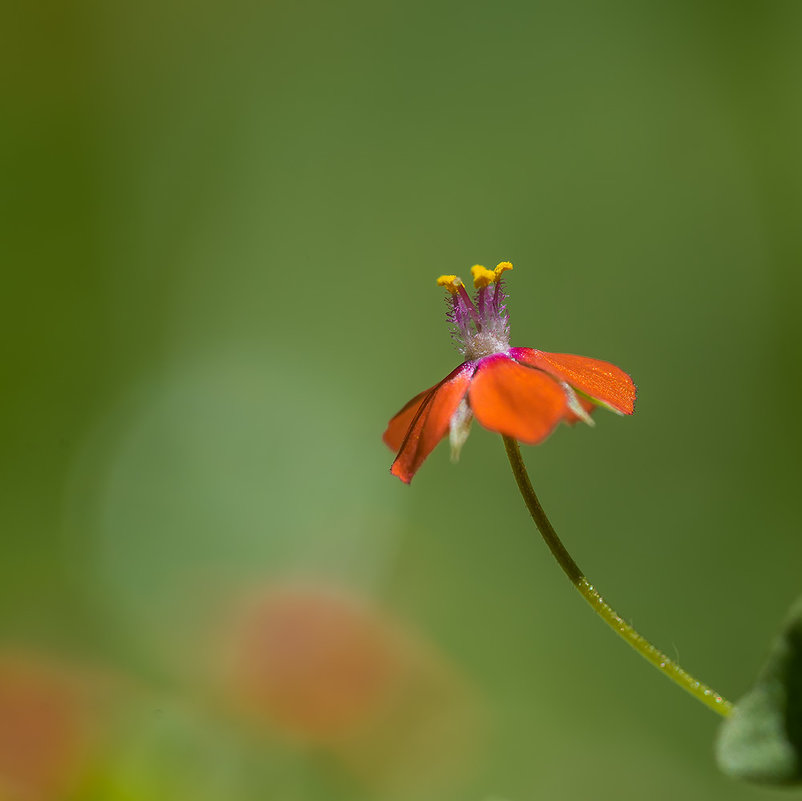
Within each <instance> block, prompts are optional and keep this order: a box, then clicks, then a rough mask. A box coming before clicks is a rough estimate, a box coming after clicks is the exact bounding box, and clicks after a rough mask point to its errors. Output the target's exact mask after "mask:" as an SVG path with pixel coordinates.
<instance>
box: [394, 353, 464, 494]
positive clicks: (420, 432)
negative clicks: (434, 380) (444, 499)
mask: <svg viewBox="0 0 802 801" xmlns="http://www.w3.org/2000/svg"><path fill="white" fill-rule="evenodd" d="M472 373H473V365H465V364H461V365H460V366H459V367H458V368H457V369H456V370H454V372H453V373H451V374H450V375H448V376H447V377H446V378H445V379H443V381H441V382H440V383H439V384H438V385H437V386H436V387H434V388H433V389H431V390H429V392H428V394H427V393H423V394H424V397H423V399H422V400H421V396H420V395H418V396H417V397H415V398H413V399H412V400H411V401H410V402H409V403H408V404H407V405H406V406H405V407H404V408H403V409H402V410H401V411H400V412H399V413H398V414H397V415H396V417H394V418H393V419H392V420H391V421H390V425H389V426H388V427H387V432H385V437H387V436H388V434H389V436H391V437H392V436H393V435H394V434H395V432H396V430H397V428H399V427H400V423H399V425H398V426H396V425H394V424H395V421H396V419H397V418H402V420H403V419H405V418H406V417H408V416H410V409H413V408H414V409H416V411H415V412H414V413H412V415H411V420H410V425H409V428H408V430H407V432H406V435H405V437H404V439H403V441H402V443H401V445H400V446H399V450H398V456H396V457H395V461H394V462H393V466H392V467H391V468H390V472H392V474H393V475H395V476H398V477H399V478H400V479H401V480H402V481H403V482H404V483H405V484H409V482H410V481H412V477H413V476H414V475H415V473H416V472H417V471H418V468H419V467H420V466H421V465H422V464H423V462H424V460H425V459H426V457H427V456H428V455H429V454H430V453H431V452H432V450H434V446H435V445H437V443H438V442H440V440H441V439H442V438H443V437H444V436H445V435H446V432H447V431H448V425H449V423H450V422H451V417H452V415H453V414H454V412H455V411H456V409H457V406H459V403H460V401H461V400H462V399H463V398H464V397H465V393H466V392H467V391H468V385H469V384H470V383H471V375H472ZM391 429H392V432H391ZM385 441H387V439H385Z"/></svg>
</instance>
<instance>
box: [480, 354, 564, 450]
mask: <svg viewBox="0 0 802 801" xmlns="http://www.w3.org/2000/svg"><path fill="white" fill-rule="evenodd" d="M468 398H469V402H470V404H471V408H472V409H473V413H474V414H475V415H476V419H477V420H478V421H479V422H480V423H481V424H482V425H483V426H484V427H485V428H489V429H490V430H491V431H496V432H498V433H499V434H506V435H507V436H508V437H514V438H515V439H518V440H520V441H521V442H526V443H528V444H530V445H535V444H536V443H538V442H542V441H543V440H544V439H546V437H547V436H548V435H549V434H551V432H552V431H553V430H554V428H555V426H556V425H557V423H559V422H560V420H562V419H563V418H564V417H565V415H566V412H567V411H568V400H567V398H566V395H565V392H564V391H563V390H562V388H561V387H560V385H559V384H558V383H557V382H556V381H555V380H554V379H553V378H551V376H548V375H546V373H544V372H541V371H540V370H531V369H529V368H528V367H524V366H523V365H520V364H518V363H517V362H514V361H513V360H512V359H509V358H507V356H491V357H488V358H486V359H483V360H482V362H481V364H480V366H479V369H478V370H477V372H476V375H475V376H474V378H473V381H472V382H471V389H470V392H469V395H468Z"/></svg>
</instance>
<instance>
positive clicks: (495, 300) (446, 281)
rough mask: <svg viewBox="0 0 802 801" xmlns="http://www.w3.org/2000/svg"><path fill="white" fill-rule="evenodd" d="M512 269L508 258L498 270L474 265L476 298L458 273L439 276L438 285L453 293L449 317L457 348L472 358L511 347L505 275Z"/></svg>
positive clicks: (479, 357) (480, 357)
mask: <svg viewBox="0 0 802 801" xmlns="http://www.w3.org/2000/svg"><path fill="white" fill-rule="evenodd" d="M511 269H512V264H510V262H508V261H503V262H501V263H500V264H499V265H498V266H497V267H496V269H495V270H488V269H486V268H485V267H482V266H481V265H480V264H476V265H474V266H473V267H472V268H471V273H472V275H473V284H474V287H475V288H476V295H475V298H474V300H471V297H470V295H469V294H468V291H467V290H466V289H465V284H463V283H462V279H461V278H458V277H457V276H456V275H441V276H440V278H438V279H437V283H438V285H439V286H444V287H445V288H446V289H447V290H448V291H449V293H450V295H451V298H450V300H451V308H450V310H449V313H448V320H449V322H450V323H451V324H452V325H453V327H454V328H453V334H452V336H453V337H454V341H455V344H456V346H457V349H458V350H459V351H460V353H462V354H463V356H465V358H466V359H468V360H470V361H475V360H477V359H482V358H484V357H485V356H492V355H493V354H494V353H505V352H506V351H507V350H509V347H510V325H509V318H508V315H507V306H506V300H507V296H506V294H505V292H504V289H503V287H502V285H501V276H502V274H503V273H504V272H506V271H507V270H511Z"/></svg>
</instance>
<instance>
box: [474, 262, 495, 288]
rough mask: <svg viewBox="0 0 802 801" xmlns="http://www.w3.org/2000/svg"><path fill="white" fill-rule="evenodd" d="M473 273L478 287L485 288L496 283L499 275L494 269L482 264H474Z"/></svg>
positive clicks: (475, 285) (475, 284)
mask: <svg viewBox="0 0 802 801" xmlns="http://www.w3.org/2000/svg"><path fill="white" fill-rule="evenodd" d="M471 274H472V275H473V285H474V287H476V289H484V288H485V287H487V286H490V284H493V283H495V281H496V279H497V278H498V276H497V275H496V273H495V272H494V271H493V270H488V269H487V267H483V266H482V265H481V264H474V265H473V267H471Z"/></svg>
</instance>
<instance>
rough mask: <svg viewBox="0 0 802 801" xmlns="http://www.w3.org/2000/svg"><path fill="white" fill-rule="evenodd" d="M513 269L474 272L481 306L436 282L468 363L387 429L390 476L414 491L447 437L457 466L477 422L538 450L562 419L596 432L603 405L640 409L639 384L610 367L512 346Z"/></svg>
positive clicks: (457, 283)
mask: <svg viewBox="0 0 802 801" xmlns="http://www.w3.org/2000/svg"><path fill="white" fill-rule="evenodd" d="M511 269H512V264H510V263H509V262H501V264H499V265H498V266H497V267H496V269H495V270H487V269H485V268H484V267H482V266H480V265H476V266H474V267H473V268H472V270H471V272H472V273H473V279H474V286H475V287H476V289H477V294H476V298H475V302H474V301H472V300H471V298H470V297H469V295H468V292H467V291H466V289H465V286H464V284H463V283H462V281H461V280H460V279H459V278H457V276H455V275H443V276H440V278H438V279H437V283H438V285H440V286H444V287H445V288H446V289H447V290H448V291H449V292H450V293H451V301H452V307H451V311H450V312H449V321H450V322H451V323H452V324H453V326H454V338H455V340H456V342H457V346H458V349H459V350H460V352H461V353H462V355H463V356H464V357H465V359H466V360H465V361H464V362H463V363H462V364H461V365H460V366H459V367H457V369H456V370H454V371H453V372H452V373H450V374H449V375H447V376H446V377H445V378H444V379H443V380H442V381H441V382H440V383H439V384H435V386H433V387H431V388H430V389H427V390H426V391H425V392H421V393H420V394H419V395H416V396H415V397H414V398H413V399H412V400H411V401H409V403H407V405H406V406H404V408H403V409H401V411H399V412H398V414H396V415H395V417H393V419H392V420H390V422H389V424H388V425H387V430H386V431H385V432H384V437H383V439H384V441H385V443H386V444H387V445H388V446H389V447H390V448H392V449H393V450H394V451H397V454H398V455H397V456H396V457H395V461H394V462H393V466H392V468H391V471H392V473H393V474H394V475H396V476H398V477H399V478H400V479H401V480H402V481H403V482H405V483H407V484H408V483H409V482H410V481H411V480H412V477H413V476H414V475H415V473H416V472H417V470H418V468H419V467H420V466H421V465H422V464H423V462H424V460H425V459H426V457H427V456H428V455H429V454H430V453H431V452H432V450H433V449H434V447H435V445H437V443H438V442H440V440H441V439H442V438H443V437H444V436H445V435H446V433H448V434H449V438H450V440H451V453H452V459H453V460H455V461H456V459H457V458H458V456H459V451H460V449H461V448H462V445H463V444H464V442H465V440H466V439H467V437H468V433H469V430H470V424H471V420H472V419H473V418H474V417H476V419H477V420H478V421H479V422H480V423H481V424H482V425H483V426H484V427H485V428H487V429H490V431H495V432H497V433H499V434H504V435H506V436H508V437H513V438H514V439H517V440H520V441H521V442H525V443H527V444H529V445H536V444H537V443H539V442H543V440H544V439H546V437H548V436H549V434H551V432H552V431H554V429H555V428H556V427H557V424H558V423H559V422H560V421H561V420H562V421H565V422H566V423H576V422H577V421H578V420H583V421H584V422H586V423H589V424H591V425H592V424H593V421H592V420H591V418H590V414H589V413H590V412H591V410H592V409H593V408H594V407H595V406H597V405H598V406H605V407H607V408H608V409H610V410H611V411H614V412H616V413H618V414H632V413H633V411H634V409H635V385H634V384H633V383H632V379H631V378H630V377H629V376H628V375H627V374H626V373H625V372H624V371H623V370H621V369H619V368H618V367H616V366H615V365H613V364H610V363H609V362H603V361H599V360H598V359H588V358H586V357H584V356H573V355H571V354H568V353H545V352H544V351H540V350H534V349H533V348H511V347H510V344H509V322H508V317H507V310H506V306H505V300H506V296H505V294H504V290H503V288H502V285H501V284H502V282H501V277H502V274H503V273H504V272H505V271H506V270H511Z"/></svg>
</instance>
